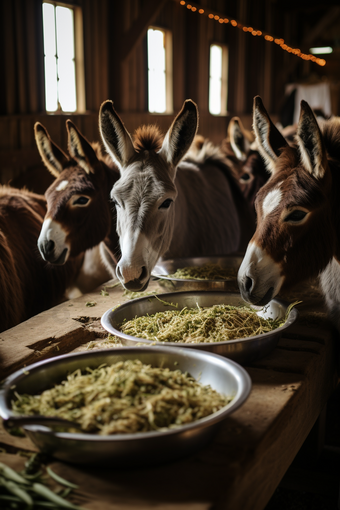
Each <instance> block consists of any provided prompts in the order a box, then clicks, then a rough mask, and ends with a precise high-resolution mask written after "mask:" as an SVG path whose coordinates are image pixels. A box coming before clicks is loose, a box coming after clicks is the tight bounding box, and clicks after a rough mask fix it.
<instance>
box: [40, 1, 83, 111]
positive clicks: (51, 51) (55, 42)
mask: <svg viewBox="0 0 340 510" xmlns="http://www.w3.org/2000/svg"><path fill="white" fill-rule="evenodd" d="M43 35H44V64H45V107H46V110H47V111H50V112H55V111H64V112H75V111H77V112H82V111H85V91H84V73H83V62H84V59H83V47H82V12H81V9H80V8H79V7H66V6H65V4H62V5H61V4H58V3H57V2H43Z"/></svg>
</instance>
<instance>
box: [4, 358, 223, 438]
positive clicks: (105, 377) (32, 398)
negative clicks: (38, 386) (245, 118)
mask: <svg viewBox="0 0 340 510" xmlns="http://www.w3.org/2000/svg"><path fill="white" fill-rule="evenodd" d="M16 397H17V400H16V401H14V402H12V407H13V410H14V411H15V412H17V413H20V414H24V415H32V414H33V415H34V414H38V415H43V416H57V417H59V418H64V419H66V420H70V421H74V422H77V423H79V424H81V427H82V430H83V431H84V432H87V433H94V434H100V435H109V434H129V433H135V432H147V431H152V430H167V429H168V428H177V427H180V426H181V425H184V424H187V423H192V422H195V421H196V420H199V419H200V418H204V417H205V416H209V415H210V414H212V413H215V412H216V411H218V410H219V409H221V408H222V407H224V406H225V405H227V404H228V403H229V402H230V401H231V400H232V399H231V398H228V397H226V396H224V395H221V394H219V393H218V392H216V391H215V390H213V389H212V388H211V387H210V386H208V385H206V386H204V385H202V384H201V383H199V382H198V381H196V380H195V379H194V378H193V377H191V376H190V375H189V374H188V373H183V372H181V371H180V370H170V369H169V368H156V367H152V366H150V365H145V364H143V363H142V362H141V361H140V360H137V359H136V360H127V361H120V362H118V363H116V364H114V365H111V366H106V365H102V366H100V367H98V368H96V369H94V370H93V369H90V368H86V370H85V371H84V372H83V373H82V372H81V370H76V371H75V372H73V373H72V374H70V375H69V376H68V377H67V380H64V381H62V383H61V384H58V385H56V386H55V387H54V388H52V389H50V390H46V391H44V392H43V393H42V394H41V395H18V394H16Z"/></svg>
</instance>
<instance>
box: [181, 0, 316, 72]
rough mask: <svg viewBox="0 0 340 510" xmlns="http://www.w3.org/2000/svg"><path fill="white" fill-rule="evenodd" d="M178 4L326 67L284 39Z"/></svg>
mask: <svg viewBox="0 0 340 510" xmlns="http://www.w3.org/2000/svg"><path fill="white" fill-rule="evenodd" d="M176 1H179V0H176ZM179 4H180V5H181V6H182V7H186V8H187V9H188V10H189V11H191V12H195V13H197V14H201V15H204V16H207V17H208V18H209V19H211V20H212V21H216V22H217V23H220V24H221V25H222V24H223V23H225V24H228V25H230V26H232V27H234V28H238V29H239V30H243V32H248V33H250V34H251V35H253V36H255V37H263V38H264V39H265V40H266V41H268V42H271V43H274V44H277V45H278V46H279V47H280V48H281V49H282V50H284V51H287V52H288V53H292V54H293V55H295V56H296V57H299V58H302V59H303V60H310V61H311V62H315V64H318V65H319V66H324V65H326V60H324V59H323V58H318V57H316V56H315V55H311V54H310V53H308V54H307V53H302V51H301V50H299V49H298V48H292V47H291V46H288V44H286V43H285V41H284V39H282V38H281V39H279V38H277V37H275V36H273V35H271V34H268V33H267V32H262V31H261V30H256V29H255V28H253V27H247V26H246V25H243V24H242V23H240V22H239V21H237V20H236V19H234V18H226V17H225V15H223V14H221V13H217V12H213V11H212V10H211V9H203V7H201V6H200V5H198V4H195V3H193V2H185V1H184V0H180V1H179Z"/></svg>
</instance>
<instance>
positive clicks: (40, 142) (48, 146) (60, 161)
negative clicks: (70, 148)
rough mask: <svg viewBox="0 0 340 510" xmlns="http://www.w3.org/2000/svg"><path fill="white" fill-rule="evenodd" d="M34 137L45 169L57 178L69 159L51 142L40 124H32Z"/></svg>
mask: <svg viewBox="0 0 340 510" xmlns="http://www.w3.org/2000/svg"><path fill="white" fill-rule="evenodd" d="M34 137H35V141H36V144H37V147H38V150H39V153H40V156H41V159H42V160H43V163H44V164H45V166H46V168H47V169H48V170H49V171H50V172H51V174H52V175H53V176H54V177H59V174H60V172H62V171H63V169H64V164H65V163H66V162H67V161H68V160H69V157H68V156H67V155H66V154H65V153H64V152H63V151H62V150H61V149H60V148H59V147H58V146H57V145H56V144H55V143H54V142H52V140H51V137H50V135H49V134H48V132H47V130H46V128H45V127H44V126H43V125H42V124H40V122H36V123H35V124H34Z"/></svg>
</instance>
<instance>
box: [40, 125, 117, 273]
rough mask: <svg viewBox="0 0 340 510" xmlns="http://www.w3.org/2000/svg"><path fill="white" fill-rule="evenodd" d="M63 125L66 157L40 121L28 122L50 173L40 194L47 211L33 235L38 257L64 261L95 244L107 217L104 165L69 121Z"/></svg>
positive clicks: (107, 227)
mask: <svg viewBox="0 0 340 510" xmlns="http://www.w3.org/2000/svg"><path fill="white" fill-rule="evenodd" d="M66 128H67V133H68V150H69V154H70V156H67V155H66V154H65V153H64V152H63V151H62V150H61V149H60V148H59V147H58V146H57V145H56V144H55V143H54V142H53V141H52V140H51V138H50V136H49V134H48V132H47V130H46V129H45V128H44V126H42V124H40V123H39V122H37V123H36V124H35V126H34V132H35V140H36V143H37V146H38V149H39V152H40V155H41V157H42V160H43V162H44V164H45V166H46V167H47V169H48V170H49V171H50V172H51V174H52V175H53V176H54V177H55V181H54V182H53V183H52V185H51V186H50V187H49V188H48V189H47V190H46V193H45V197H46V200H47V213H46V216H45V220H44V223H43V226H42V230H41V233H40V236H39V239H38V247H39V250H40V253H41V256H42V257H43V258H44V259H45V260H47V261H49V262H51V263H52V264H64V263H65V262H66V260H67V259H68V258H69V257H76V256H77V255H79V254H80V253H82V252H84V251H86V250H87V249H90V248H92V247H94V246H96V245H98V244H99V243H100V242H101V241H103V240H104V239H105V237H106V236H107V235H108V233H109V231H110V226H111V222H112V211H111V207H110V202H109V190H108V189H107V188H108V187H109V186H108V184H107V183H106V181H107V177H106V172H105V166H106V165H105V163H104V161H102V160H101V159H99V158H98V157H97V154H96V151H95V150H94V148H93V147H92V146H91V145H90V143H89V142H88V141H87V140H86V138H85V137H84V136H83V135H82V134H81V133H80V132H79V131H78V129H77V128H76V126H75V125H74V124H73V123H72V122H71V121H70V120H68V121H67V122H66ZM118 175H119V174H118ZM110 186H112V183H110Z"/></svg>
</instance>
